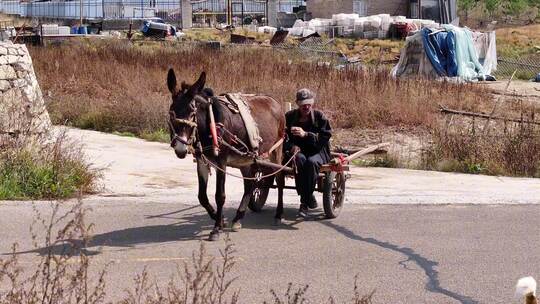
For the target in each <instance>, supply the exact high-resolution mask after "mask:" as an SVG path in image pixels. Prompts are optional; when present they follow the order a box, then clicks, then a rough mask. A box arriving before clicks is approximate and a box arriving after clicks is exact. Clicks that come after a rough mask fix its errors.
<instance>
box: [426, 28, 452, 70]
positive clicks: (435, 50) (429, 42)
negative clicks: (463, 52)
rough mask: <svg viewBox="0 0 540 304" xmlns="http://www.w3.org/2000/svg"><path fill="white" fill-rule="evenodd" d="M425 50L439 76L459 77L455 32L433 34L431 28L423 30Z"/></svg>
mask: <svg viewBox="0 0 540 304" xmlns="http://www.w3.org/2000/svg"><path fill="white" fill-rule="evenodd" d="M422 40H423V42H424V50H425V52H426V55H427V56H428V58H429V61H430V62H431V64H432V65H433V68H434V69H435V71H437V74H439V76H448V77H455V76H457V75H458V64H457V58H456V37H455V35H454V33H453V32H447V31H440V32H433V31H432V30H431V29H429V28H424V29H423V30H422Z"/></svg>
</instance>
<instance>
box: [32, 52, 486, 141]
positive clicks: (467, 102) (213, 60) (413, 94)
mask: <svg viewBox="0 0 540 304" xmlns="http://www.w3.org/2000/svg"><path fill="white" fill-rule="evenodd" d="M31 53H32V57H33V59H34V67H35V70H36V74H37V76H38V78H39V80H40V84H41V85H42V87H43V91H44V92H48V93H47V94H44V95H45V96H47V100H48V101H49V102H50V105H49V109H50V110H49V111H50V112H51V115H52V117H53V119H54V120H55V121H56V122H60V123H63V122H65V121H67V122H68V123H71V124H74V125H77V126H80V127H86V128H93V129H98V130H105V131H111V130H116V131H129V132H133V133H141V132H143V131H153V130H157V129H160V128H161V129H166V124H165V122H166V119H165V118H166V117H165V116H166V113H167V107H168V106H169V104H170V96H169V95H170V94H169V93H168V91H167V88H166V85H165V74H166V70H167V69H168V68H169V67H174V68H175V69H176V70H177V71H178V74H179V75H178V78H179V79H181V80H185V81H187V82H188V83H190V82H193V81H194V80H195V78H196V77H197V76H198V73H200V72H201V71H203V70H205V71H206V72H207V75H208V79H207V84H208V85H209V86H210V87H212V88H213V89H214V90H215V91H216V92H217V93H221V92H238V91H243V92H250V93H261V94H269V95H271V96H273V97H275V98H276V99H277V100H279V101H281V102H285V101H293V99H294V96H295V95H294V94H295V92H296V90H297V89H299V88H300V87H309V88H312V89H313V90H314V91H315V92H317V95H318V100H319V102H318V106H319V107H321V108H323V109H324V110H325V111H326V112H327V113H328V114H329V116H331V118H332V120H333V126H334V127H344V128H349V127H379V126H403V127H415V126H431V125H433V124H434V122H435V121H436V117H437V103H441V104H445V105H448V106H452V107H454V108H461V109H468V110H482V107H483V106H482V104H483V100H488V99H489V95H488V93H487V92H486V90H484V89H482V88H477V87H474V86H468V85H467V86H463V85H454V84H449V83H440V82H433V81H428V80H424V79H411V80H395V79H392V78H391V77H390V76H389V73H388V71H386V70H369V69H344V70H341V71H338V70H336V69H334V68H332V67H328V66H325V65H322V66H320V65H317V63H316V62H305V61H301V60H296V59H295V58H293V59H291V60H289V58H286V56H284V55H283V53H282V52H277V51H272V50H271V49H270V50H269V49H260V48H259V49H252V48H231V49H227V50H222V51H215V50H208V49H201V48H192V47H183V46H182V45H175V46H174V47H168V46H166V45H161V46H144V45H143V46H133V45H125V44H122V43H121V42H92V43H88V44H84V43H80V44H74V45H64V46H60V47H55V48H34V49H31ZM323 80H324V81H323Z"/></svg>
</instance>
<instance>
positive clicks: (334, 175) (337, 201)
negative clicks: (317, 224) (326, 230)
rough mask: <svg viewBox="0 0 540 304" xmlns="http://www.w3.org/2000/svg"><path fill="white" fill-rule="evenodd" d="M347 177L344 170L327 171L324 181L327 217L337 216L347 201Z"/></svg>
mask: <svg viewBox="0 0 540 304" xmlns="http://www.w3.org/2000/svg"><path fill="white" fill-rule="evenodd" d="M345 182H346V177H345V174H343V172H333V171H330V172H326V173H325V174H324V181H323V207H324V214H325V215H326V218H328V219H333V218H336V217H337V216H338V215H339V213H340V212H341V208H342V207H343V202H344V201H345Z"/></svg>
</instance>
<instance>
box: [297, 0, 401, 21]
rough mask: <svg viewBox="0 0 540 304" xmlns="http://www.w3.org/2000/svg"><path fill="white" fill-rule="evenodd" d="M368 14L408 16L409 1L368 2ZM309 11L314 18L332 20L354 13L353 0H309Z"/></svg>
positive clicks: (373, 0)
mask: <svg viewBox="0 0 540 304" xmlns="http://www.w3.org/2000/svg"><path fill="white" fill-rule="evenodd" d="M366 2H367V14H368V15H377V14H390V15H401V16H407V13H408V3H409V1H408V0H366ZM307 10H308V12H311V13H312V16H313V18H332V15H333V14H340V13H346V14H350V13H352V12H353V0H334V1H329V0H308V1H307Z"/></svg>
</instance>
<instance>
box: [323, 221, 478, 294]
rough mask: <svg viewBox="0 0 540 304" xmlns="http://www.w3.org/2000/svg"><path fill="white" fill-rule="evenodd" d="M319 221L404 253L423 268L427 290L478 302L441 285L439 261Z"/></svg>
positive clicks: (349, 235)
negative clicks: (437, 268)
mask: <svg viewBox="0 0 540 304" xmlns="http://www.w3.org/2000/svg"><path fill="white" fill-rule="evenodd" d="M320 223H322V224H323V225H326V226H328V227H330V228H333V229H335V230H336V231H337V232H339V233H341V234H343V235H344V236H346V237H348V238H349V239H352V240H356V241H361V242H366V243H369V244H372V245H376V246H379V247H382V248H385V249H389V250H392V251H395V252H399V253H401V254H403V255H405V256H406V257H407V260H406V261H413V262H415V263H416V264H417V265H418V266H420V268H422V270H424V273H425V274H426V276H427V278H428V281H427V283H426V289H427V290H428V291H431V292H435V293H440V294H443V295H445V296H447V297H450V298H452V299H455V300H457V301H459V302H460V303H462V304H477V303H478V301H476V300H474V299H473V298H471V297H467V296H464V295H460V294H458V293H456V292H453V291H451V290H448V289H445V288H443V287H441V283H440V281H439V272H438V271H437V270H435V267H436V266H437V265H438V264H439V263H438V262H435V261H432V260H429V259H427V258H425V257H423V256H421V255H420V254H418V253H416V252H414V250H413V249H411V248H408V247H399V246H398V245H394V244H391V243H388V242H384V241H379V240H377V239H374V238H366V237H362V236H360V235H357V234H356V233H354V232H353V231H351V230H349V229H347V228H345V227H342V226H339V225H336V224H334V223H332V222H331V221H321V222H320ZM403 263H404V261H403V262H400V265H402V266H403Z"/></svg>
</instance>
